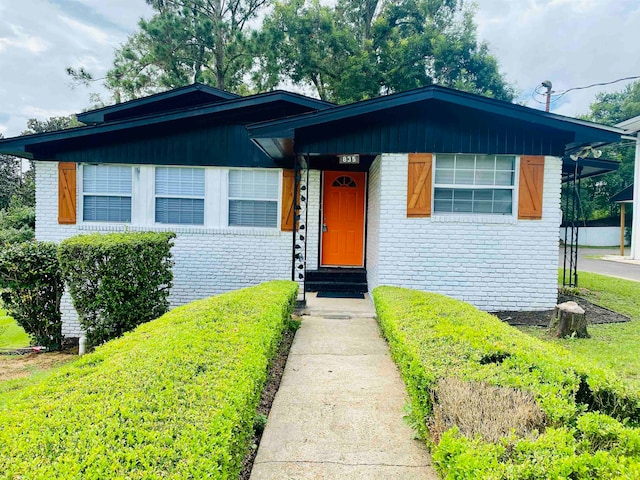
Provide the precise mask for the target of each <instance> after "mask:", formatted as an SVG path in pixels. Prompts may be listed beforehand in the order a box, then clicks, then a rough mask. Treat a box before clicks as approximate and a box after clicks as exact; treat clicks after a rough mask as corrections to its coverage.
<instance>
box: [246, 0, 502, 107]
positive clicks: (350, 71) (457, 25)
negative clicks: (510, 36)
mask: <svg viewBox="0 0 640 480" xmlns="http://www.w3.org/2000/svg"><path fill="white" fill-rule="evenodd" d="M473 13H474V12H473V10H472V9H471V7H469V6H463V3H462V2H459V1H458V0H402V1H386V0H365V1H358V0H339V1H338V2H337V4H336V6H335V7H333V8H332V7H329V6H326V5H322V4H320V3H319V1H318V0H311V1H308V2H306V1H305V0H286V1H284V2H282V3H277V4H276V5H275V8H274V10H273V12H272V13H271V14H270V15H269V16H267V18H266V19H265V21H264V24H263V28H262V31H261V32H260V33H259V34H256V35H255V38H254V41H255V44H256V45H257V56H258V59H259V60H258V62H259V64H258V69H257V71H256V72H255V74H254V81H255V82H256V83H257V84H258V85H259V86H260V87H262V88H275V87H276V86H277V85H278V84H280V83H282V82H283V81H290V82H292V83H294V84H296V85H299V86H302V87H303V88H313V89H314V90H315V91H316V93H317V94H318V96H320V98H323V99H325V100H332V101H335V102H349V101H356V100H362V99H365V98H370V97H375V96H378V95H380V94H383V93H392V92H398V91H403V90H408V89H411V88H416V87H421V86H425V85H430V84H432V83H438V84H440V85H444V86H449V87H453V88H458V89H462V90H466V91H470V92H474V93H480V94H483V95H487V96H491V97H495V98H499V99H502V100H507V101H510V100H512V99H513V97H514V90H513V88H512V87H510V86H509V85H508V84H507V83H506V82H505V81H504V79H503V78H502V76H501V75H500V73H499V69H498V63H497V61H496V59H495V58H494V57H493V56H492V55H491V54H490V53H489V50H488V47H487V46H486V45H485V44H482V43H479V42H478V41H477V35H476V27H475V24H474V22H473Z"/></svg>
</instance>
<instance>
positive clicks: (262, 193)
mask: <svg viewBox="0 0 640 480" xmlns="http://www.w3.org/2000/svg"><path fill="white" fill-rule="evenodd" d="M278 182H279V176H278V172H277V171H273V172H271V171H266V170H231V171H230V172H229V197H231V198H247V199H260V200H277V199H278Z"/></svg>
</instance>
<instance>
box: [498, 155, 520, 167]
mask: <svg viewBox="0 0 640 480" xmlns="http://www.w3.org/2000/svg"><path fill="white" fill-rule="evenodd" d="M515 164H516V159H515V157H512V156H509V155H502V156H497V157H496V169H497V170H514V169H515Z"/></svg>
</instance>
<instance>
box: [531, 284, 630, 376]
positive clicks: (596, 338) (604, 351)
mask: <svg viewBox="0 0 640 480" xmlns="http://www.w3.org/2000/svg"><path fill="white" fill-rule="evenodd" d="M578 284H579V285H580V295H581V296H582V297H584V298H586V299H587V300H589V301H591V302H593V303H595V304H598V305H600V306H602V307H605V308H608V309H610V310H614V311H616V312H619V313H622V314H624V315H628V316H629V317H631V319H632V320H631V321H630V322H628V323H613V324H602V325H589V333H590V334H591V338H588V339H578V338H569V339H560V340H558V339H553V340H552V341H554V342H556V343H558V344H560V345H562V346H564V347H566V348H568V349H569V350H571V351H572V352H575V353H577V354H579V355H580V356H582V357H584V358H586V359H588V360H591V361H593V362H596V363H597V364H599V365H601V366H603V367H606V368H610V369H613V370H614V371H616V372H617V373H618V375H619V376H621V377H622V378H623V379H624V380H626V381H628V382H629V384H630V385H632V386H633V387H635V388H640V282H634V281H631V280H623V279H621V278H614V277H608V276H606V275H598V274H597V273H587V272H578ZM522 330H523V331H525V332H526V333H528V334H530V335H532V336H535V337H538V338H541V339H545V340H551V339H550V338H549V336H548V334H547V330H546V329H543V328H523V329H522Z"/></svg>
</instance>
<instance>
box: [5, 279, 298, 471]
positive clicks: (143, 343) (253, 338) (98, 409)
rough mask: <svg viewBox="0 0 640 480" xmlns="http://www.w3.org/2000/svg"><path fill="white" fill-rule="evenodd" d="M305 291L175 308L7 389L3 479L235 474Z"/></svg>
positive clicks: (267, 291) (275, 287)
mask: <svg viewBox="0 0 640 480" xmlns="http://www.w3.org/2000/svg"><path fill="white" fill-rule="evenodd" d="M297 289H298V287H297V284H295V283H293V282H284V281H279V282H269V283H266V284H263V285H259V286H257V287H252V288H247V289H245V290H239V291H236V292H231V293H228V294H224V295H220V296H217V297H211V298H208V299H205V300H199V301H197V302H193V303H191V304H188V305H185V306H182V307H179V308H176V309H173V310H172V311H170V312H169V313H167V314H165V315H164V316H162V317H161V318H159V319H157V320H155V321H152V322H149V323H146V324H144V325H141V326H139V327H138V328H137V329H135V330H134V331H133V332H129V333H127V334H125V335H124V336H123V337H121V338H118V339H116V340H113V341H111V342H109V343H107V344H105V345H102V346H100V347H98V348H97V349H96V350H95V352H94V353H91V354H89V355H86V356H84V357H82V358H81V359H80V360H78V361H76V362H74V363H72V364H70V365H66V366H64V367H61V368H60V370H58V371H56V372H55V373H53V374H52V375H51V376H49V377H48V378H47V379H45V380H44V381H41V382H39V383H36V384H33V385H32V386H29V387H25V388H22V389H19V390H17V391H14V392H9V393H6V394H5V395H4V396H5V397H6V396H8V395H10V396H11V401H7V402H5V407H4V408H3V409H0V425H2V428H0V478H7V479H14V478H30V479H50V478H86V479H103V478H150V479H151V478H168V479H182V478H214V479H234V480H235V479H237V478H238V474H239V472H240V469H241V466H242V459H243V457H244V455H245V453H246V452H247V451H248V449H249V447H250V441H251V436H252V432H253V428H254V420H255V417H256V408H257V406H258V402H259V397H260V393H261V391H262V387H263V385H264V382H265V381H266V378H267V369H268V365H269V361H270V359H271V358H272V357H273V356H274V355H275V353H276V352H277V347H278V344H279V341H280V339H281V336H282V332H283V330H284V329H285V328H286V320H287V319H288V317H289V314H290V312H291V310H292V308H293V304H294V302H295V298H296V296H297ZM3 400H4V398H3V397H2V396H1V395H0V405H2V404H3Z"/></svg>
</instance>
